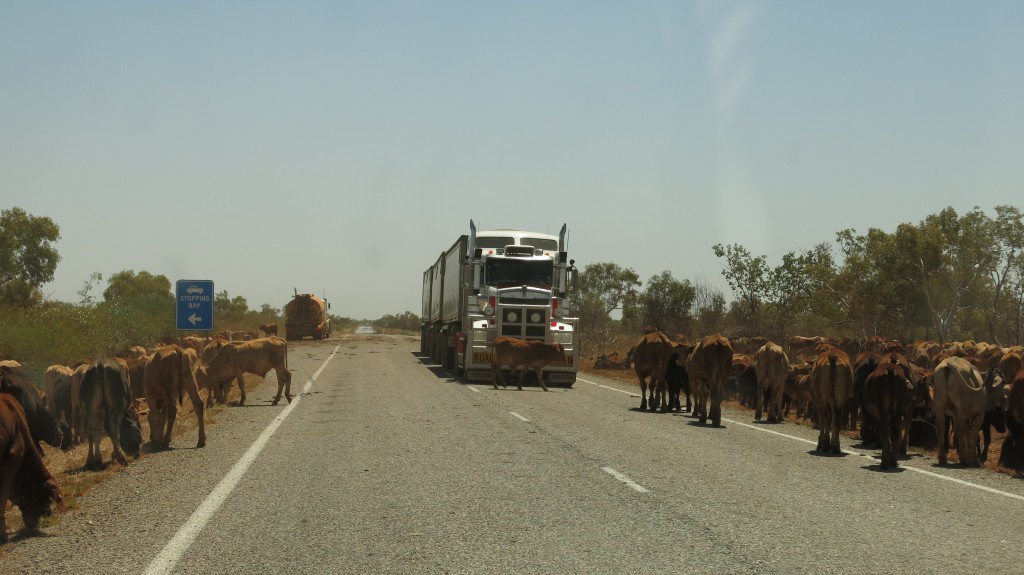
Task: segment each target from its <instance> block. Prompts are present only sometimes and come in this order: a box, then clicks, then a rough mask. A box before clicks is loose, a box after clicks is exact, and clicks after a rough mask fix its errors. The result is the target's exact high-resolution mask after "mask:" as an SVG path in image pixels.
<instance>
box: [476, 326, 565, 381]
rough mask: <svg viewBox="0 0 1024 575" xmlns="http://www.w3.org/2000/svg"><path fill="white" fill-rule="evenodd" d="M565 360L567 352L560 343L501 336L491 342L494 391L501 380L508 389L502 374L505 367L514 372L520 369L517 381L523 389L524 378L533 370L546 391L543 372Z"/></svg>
mask: <svg viewBox="0 0 1024 575" xmlns="http://www.w3.org/2000/svg"><path fill="white" fill-rule="evenodd" d="M564 359H565V350H564V349H563V348H562V344H560V343H544V342H543V341H537V340H522V339H516V338H514V337H506V336H500V337H496V338H494V341H493V342H491V376H492V378H491V382H492V383H493V384H494V389H498V380H501V385H502V387H508V383H507V382H506V381H505V376H504V375H503V374H502V373H501V368H502V367H503V366H506V365H507V366H508V367H509V369H512V370H514V369H515V368H516V367H518V368H519V379H517V380H516V383H517V387H518V388H519V389H520V390H522V389H523V376H524V375H525V372H526V370H527V369H532V370H533V372H534V373H535V374H537V381H538V382H540V386H541V387H542V388H544V391H547V390H548V386H547V385H545V384H544V374H543V372H542V371H541V370H543V369H544V367H545V366H546V365H548V364H549V363H553V362H556V361H562V360H564Z"/></svg>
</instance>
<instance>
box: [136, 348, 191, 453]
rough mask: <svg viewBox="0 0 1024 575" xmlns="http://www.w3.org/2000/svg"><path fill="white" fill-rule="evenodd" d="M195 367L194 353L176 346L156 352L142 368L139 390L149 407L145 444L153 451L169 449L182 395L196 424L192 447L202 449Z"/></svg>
mask: <svg viewBox="0 0 1024 575" xmlns="http://www.w3.org/2000/svg"><path fill="white" fill-rule="evenodd" d="M198 365H199V358H198V356H197V355H196V352H195V350H193V349H191V348H188V349H181V348H180V347H178V346H176V345H175V346H168V347H162V348H160V349H158V350H157V351H156V352H155V353H154V354H153V356H152V357H151V358H150V359H149V362H148V363H147V364H146V369H145V379H144V380H143V389H144V391H145V397H146V404H147V405H148V406H149V441H150V443H151V444H152V446H153V447H156V448H163V449H167V448H169V447H170V445H171V437H172V435H173V432H174V421H175V419H176V418H177V415H178V406H179V405H181V402H182V396H183V395H184V394H186V393H187V394H188V397H189V399H190V400H191V401H192V409H193V411H195V414H196V420H197V421H198V422H199V442H198V443H197V444H196V447H203V446H205V445H206V428H205V426H204V424H203V400H202V398H200V397H199V388H198V386H197V385H196V369H197V368H198Z"/></svg>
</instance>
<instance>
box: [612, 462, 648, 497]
mask: <svg viewBox="0 0 1024 575" xmlns="http://www.w3.org/2000/svg"><path fill="white" fill-rule="evenodd" d="M601 471H604V472H605V473H607V474H608V475H611V476H612V477H614V478H615V479H618V480H619V481H621V482H623V483H625V484H626V485H628V486H630V488H632V489H633V491H636V492H638V493H648V492H649V490H648V489H647V488H646V487H644V486H643V485H640V484H639V483H637V482H636V481H633V480H632V479H630V478H628V477H626V476H625V475H623V474H621V473H619V472H618V471H615V470H614V469H612V468H611V467H602V468H601Z"/></svg>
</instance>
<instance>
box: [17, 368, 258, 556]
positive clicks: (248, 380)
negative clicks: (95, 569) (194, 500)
mask: <svg viewBox="0 0 1024 575" xmlns="http://www.w3.org/2000/svg"><path fill="white" fill-rule="evenodd" d="M244 377H245V389H246V390H247V391H251V390H253V389H256V388H257V387H259V386H260V385H261V384H262V383H263V381H264V380H263V378H261V377H258V376H255V375H252V374H246V375H245V376H244ZM200 394H201V395H202V396H203V399H204V400H205V398H206V396H205V394H204V393H202V392H201V393H200ZM238 398H239V392H238V387H237V386H233V387H232V388H231V393H230V394H229V397H228V403H227V404H214V406H213V408H212V409H205V410H204V414H203V415H204V417H203V420H204V422H205V424H206V426H207V428H209V426H210V425H214V424H216V423H217V419H216V416H217V414H218V413H220V412H222V411H223V410H224V409H230V407H229V404H230V403H232V402H236V401H238ZM143 410H145V407H143ZM140 419H141V421H142V439H143V446H142V453H141V454H140V455H139V459H145V458H147V457H159V456H160V453H159V452H156V453H147V444H148V442H149V421H148V418H147V417H146V415H145V412H143V413H142V414H140ZM197 427H198V423H197V422H196V417H195V413H194V412H193V411H192V404H191V402H190V401H189V400H188V398H185V401H184V404H183V405H182V407H181V408H180V409H179V410H178V416H177V418H175V424H174V436H175V437H179V436H181V435H185V434H188V433H191V432H193V431H195V430H196V428H197ZM100 448H101V451H102V453H103V461H104V465H105V467H104V468H103V469H100V470H93V469H86V468H85V459H86V457H87V456H88V453H89V448H88V444H86V443H82V444H79V445H76V446H75V447H73V448H72V449H70V450H68V451H61V450H59V449H57V448H55V447H52V446H50V445H45V444H44V445H43V449H44V450H45V451H46V455H45V456H44V457H43V461H44V462H45V463H46V468H47V469H48V470H50V473H51V474H52V475H53V477H54V478H55V479H56V480H57V485H59V486H60V490H61V494H62V495H63V497H64V507H65V509H68V510H71V509H76V508H78V507H79V506H80V505H81V498H82V497H83V496H84V495H85V494H87V493H89V491H91V490H92V489H93V488H94V487H96V486H97V485H100V484H101V483H103V482H104V481H106V480H107V479H110V478H111V477H113V476H114V475H116V474H117V473H119V472H120V471H121V469H122V468H123V466H122V465H121V464H120V463H117V462H116V461H113V460H111V454H112V449H113V448H112V444H111V443H110V439H109V438H104V440H103V441H102V442H101V443H100ZM133 461H134V460H132V459H131V458H130V457H129V460H128V465H132V462H133ZM6 512H7V531H8V533H9V534H16V533H17V532H18V531H20V530H21V529H22V528H23V527H24V522H23V521H22V518H21V511H19V510H18V508H17V507H15V506H13V505H11V504H8V505H7V509H6ZM57 521H59V514H57V513H55V514H54V515H51V516H50V517H44V518H42V519H41V520H40V521H39V526H40V528H45V527H46V526H47V525H52V524H54V523H56V522H57ZM0 557H3V548H2V547H0Z"/></svg>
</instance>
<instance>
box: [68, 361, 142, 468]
mask: <svg viewBox="0 0 1024 575" xmlns="http://www.w3.org/2000/svg"><path fill="white" fill-rule="evenodd" d="M79 401H80V403H81V406H80V407H81V409H82V411H83V427H84V431H85V435H86V438H87V439H88V441H89V455H88V456H87V458H86V462H85V465H86V467H89V468H98V467H101V466H102V465H103V454H102V453H101V451H100V442H101V441H102V440H103V435H104V433H105V434H106V435H107V436H108V437H110V442H111V444H112V445H113V458H114V459H115V460H117V461H118V463H120V464H121V465H127V464H128V460H127V458H126V457H125V452H126V451H127V452H128V454H129V455H131V456H132V457H138V455H139V451H140V448H141V446H142V429H141V428H140V427H139V422H138V419H137V418H138V416H137V415H136V412H135V409H134V408H133V407H132V394H131V388H130V387H129V385H128V374H127V373H126V370H125V368H124V366H123V365H122V364H121V363H119V362H117V361H116V360H114V359H101V360H99V361H96V362H95V363H93V364H92V365H90V366H89V367H88V368H86V370H85V375H84V376H83V377H82V386H81V389H80V390H79Z"/></svg>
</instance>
